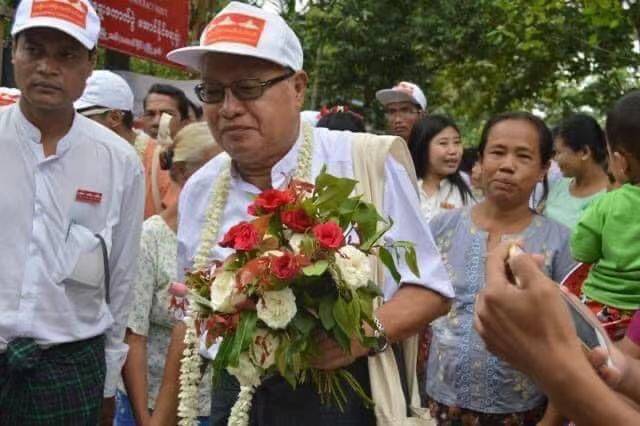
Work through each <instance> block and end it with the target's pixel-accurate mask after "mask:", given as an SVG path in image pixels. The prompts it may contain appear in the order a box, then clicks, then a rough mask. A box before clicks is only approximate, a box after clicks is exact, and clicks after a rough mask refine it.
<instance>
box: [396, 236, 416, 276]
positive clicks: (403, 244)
mask: <svg viewBox="0 0 640 426" xmlns="http://www.w3.org/2000/svg"><path fill="white" fill-rule="evenodd" d="M393 246H394V247H397V248H402V249H404V250H405V253H404V261H405V262H406V264H407V266H408V267H409V270H411V272H413V274H414V275H415V276H416V277H419V276H420V268H418V259H417V257H416V246H415V244H413V243H412V242H410V241H394V243H393Z"/></svg>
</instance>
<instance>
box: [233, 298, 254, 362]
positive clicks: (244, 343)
mask: <svg viewBox="0 0 640 426" xmlns="http://www.w3.org/2000/svg"><path fill="white" fill-rule="evenodd" d="M257 321H258V315H257V313H256V311H244V312H243V313H242V314H241V315H240V323H239V324H238V328H237V329H236V332H235V334H234V337H233V347H232V349H231V352H230V354H229V365H231V366H233V367H237V366H238V361H239V360H240V354H241V353H242V352H244V351H245V350H247V348H248V347H249V344H251V338H252V337H253V336H254V334H255V333H256V323H257Z"/></svg>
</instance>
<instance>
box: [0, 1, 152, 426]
mask: <svg viewBox="0 0 640 426" xmlns="http://www.w3.org/2000/svg"><path fill="white" fill-rule="evenodd" d="M99 32H100V20H99V18H98V15H97V14H96V11H95V10H94V9H93V7H92V6H91V4H90V3H89V2H88V1H87V0H22V1H21V2H20V4H19V6H18V8H17V11H16V15H15V20H14V23H13V28H12V30H11V35H12V37H13V50H12V56H13V58H12V63H13V67H14V75H15V80H16V85H17V87H18V88H19V89H20V91H21V94H20V98H19V101H18V103H17V104H14V105H11V106H7V107H4V108H3V109H2V114H0V146H1V147H2V155H0V191H2V194H3V197H2V201H0V221H1V222H2V223H3V224H4V226H3V227H2V228H1V229H0V271H1V272H0V387H1V388H2V394H3V397H2V398H1V399H0V424H44V423H47V424H61V425H62V424H97V423H99V421H100V419H101V407H102V420H103V421H104V422H109V418H110V417H112V415H113V409H114V400H113V396H114V394H115V387H116V383H117V381H118V377H119V374H120V368H121V366H122V363H123V361H124V358H125V356H126V353H127V346H126V345H125V344H124V343H123V338H124V331H125V324H126V319H127V316H128V304H127V301H128V300H129V295H130V289H131V288H132V284H133V280H134V278H135V277H134V274H135V266H136V257H137V253H138V246H139V235H140V228H141V222H142V208H143V175H142V170H141V167H140V164H139V161H138V159H137V157H136V154H135V152H134V150H133V149H132V148H131V147H130V146H128V145H127V144H126V143H125V142H124V141H123V140H122V139H121V138H119V137H118V136H117V135H115V134H114V133H112V132H110V131H108V130H107V129H105V128H104V127H102V126H99V125H97V124H96V123H94V122H93V121H91V120H88V119H87V118H85V117H83V116H81V115H79V114H76V113H75V111H74V108H73V102H74V101H75V100H76V99H77V98H79V97H80V95H81V94H82V92H83V90H84V87H85V83H86V80H87V78H88V77H89V75H90V74H91V71H92V69H93V67H94V65H95V61H96V51H95V47H96V42H97V40H98V34H99ZM63 361H64V362H63ZM103 398H104V399H103ZM43 401H46V404H45V403H43Z"/></svg>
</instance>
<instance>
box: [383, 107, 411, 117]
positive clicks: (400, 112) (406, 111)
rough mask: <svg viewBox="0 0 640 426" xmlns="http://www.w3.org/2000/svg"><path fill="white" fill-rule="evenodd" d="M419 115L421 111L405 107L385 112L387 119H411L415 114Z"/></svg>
mask: <svg viewBox="0 0 640 426" xmlns="http://www.w3.org/2000/svg"><path fill="white" fill-rule="evenodd" d="M419 113H420V110H418V109H415V108H411V107H403V108H398V109H393V108H389V109H385V110H384V115H385V116H386V117H387V118H391V117H394V116H396V115H397V116H400V117H403V118H405V117H411V116H413V115H414V114H419Z"/></svg>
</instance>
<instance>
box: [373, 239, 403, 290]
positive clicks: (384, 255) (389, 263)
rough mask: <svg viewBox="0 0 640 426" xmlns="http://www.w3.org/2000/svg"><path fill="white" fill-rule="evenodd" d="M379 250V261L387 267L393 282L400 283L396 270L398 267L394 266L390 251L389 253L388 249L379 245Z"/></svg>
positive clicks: (398, 273)
mask: <svg viewBox="0 0 640 426" xmlns="http://www.w3.org/2000/svg"><path fill="white" fill-rule="evenodd" d="M379 250H380V251H379V252H378V255H379V256H380V261H381V262H382V263H383V264H384V266H386V267H387V269H388V270H389V272H390V273H391V276H392V277H393V279H394V280H395V282H396V283H398V284H400V272H398V269H397V268H396V264H395V262H394V261H393V257H392V256H391V253H389V250H387V249H386V248H384V247H380V249H379Z"/></svg>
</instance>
